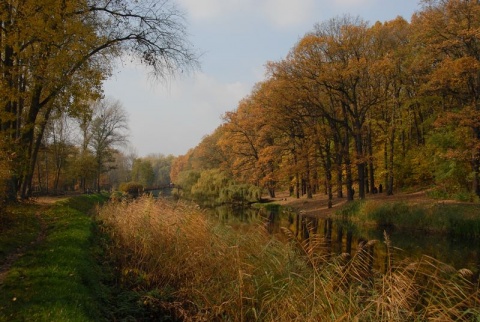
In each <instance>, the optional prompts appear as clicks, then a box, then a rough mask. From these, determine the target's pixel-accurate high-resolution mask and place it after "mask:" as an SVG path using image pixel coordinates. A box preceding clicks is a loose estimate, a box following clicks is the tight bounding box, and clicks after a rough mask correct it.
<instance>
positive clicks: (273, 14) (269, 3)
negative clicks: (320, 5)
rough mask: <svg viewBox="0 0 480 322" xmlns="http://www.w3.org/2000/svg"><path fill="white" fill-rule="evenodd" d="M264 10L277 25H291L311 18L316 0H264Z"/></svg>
mask: <svg viewBox="0 0 480 322" xmlns="http://www.w3.org/2000/svg"><path fill="white" fill-rule="evenodd" d="M262 5H263V12H264V14H265V16H266V17H267V18H268V20H269V21H270V22H271V23H272V24H273V25H275V26H277V27H289V26H295V25H299V24H302V23H304V22H305V21H308V20H310V19H311V16H312V14H313V12H314V10H313V9H314V7H315V1H314V0H296V1H291V0H264V1H262Z"/></svg>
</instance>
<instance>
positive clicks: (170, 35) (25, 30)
mask: <svg viewBox="0 0 480 322" xmlns="http://www.w3.org/2000/svg"><path fill="white" fill-rule="evenodd" d="M0 25H1V26H2V28H1V30H0V57H1V59H0V94H1V95H0V131H1V135H2V137H3V139H4V140H5V141H6V143H5V144H6V147H7V148H8V149H9V151H10V154H11V155H15V157H16V160H15V164H16V165H17V166H16V168H15V172H14V173H13V176H12V183H13V186H14V189H13V191H12V193H11V195H15V194H17V195H18V196H20V197H22V198H23V197H28V196H29V194H30V190H31V181H32V175H33V169H34V166H35V160H36V158H37V155H38V151H39V148H40V145H41V141H42V138H43V134H44V131H45V126H46V124H47V122H48V120H49V118H50V116H51V115H52V111H54V110H57V109H63V110H67V109H68V110H76V109H79V108H82V106H83V105H82V104H80V102H82V101H85V100H89V99H96V98H98V95H99V94H100V93H101V83H102V81H103V80H104V79H105V78H106V77H107V76H108V75H109V73H110V71H111V69H112V67H113V65H112V64H113V62H114V61H115V58H117V57H125V56H126V55H130V56H131V57H135V58H137V59H138V60H140V61H141V62H142V63H144V64H145V65H147V66H149V67H151V71H152V73H153V74H154V75H155V76H157V77H160V78H161V77H166V76H168V75H171V74H172V73H174V72H176V71H178V70H184V69H189V68H190V67H192V66H195V65H196V55H195V53H194V52H193V50H192V49H191V46H190V44H189V43H188V41H187V37H186V32H185V25H184V20H183V17H182V14H181V13H180V12H179V11H178V10H177V9H176V8H175V6H174V5H173V4H171V3H170V2H169V1H168V0H163V1H160V2H158V1H149V0H145V1H133V2H132V1H128V0H119V1H103V0H95V1H84V0H82V1H70V0H68V1H64V0H40V1H38V0H36V1H33V0H27V1H3V2H1V4H0Z"/></svg>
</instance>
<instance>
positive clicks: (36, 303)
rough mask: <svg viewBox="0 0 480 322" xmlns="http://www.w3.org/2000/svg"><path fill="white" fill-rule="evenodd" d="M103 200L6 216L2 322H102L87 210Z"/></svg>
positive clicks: (1, 246)
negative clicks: (99, 321)
mask: <svg viewBox="0 0 480 322" xmlns="http://www.w3.org/2000/svg"><path fill="white" fill-rule="evenodd" d="M103 200H104V198H103V197H101V196H94V195H90V196H78V197H74V198H71V199H67V200H63V201H59V202H57V203H55V204H54V205H52V206H49V207H46V206H40V205H20V206H16V207H14V208H13V209H10V210H9V211H8V213H7V214H4V215H2V221H3V222H2V224H4V225H2V227H3V228H2V230H1V239H0V256H1V257H0V260H1V261H2V263H4V264H3V273H1V275H3V276H2V277H1V279H0V321H32V320H34V321H98V320H101V317H102V316H104V312H102V305H101V303H102V302H103V301H105V298H104V297H105V294H106V293H105V290H104V289H102V284H101V281H100V279H101V272H100V268H99V267H98V264H97V263H96V260H95V255H96V254H95V252H96V251H98V250H97V249H96V246H94V243H93V242H92V241H93V240H92V239H93V237H94V235H93V230H92V228H93V220H92V217H91V216H90V215H89V214H88V211H89V210H90V209H92V208H93V207H94V205H95V204H96V203H99V202H102V201H103Z"/></svg>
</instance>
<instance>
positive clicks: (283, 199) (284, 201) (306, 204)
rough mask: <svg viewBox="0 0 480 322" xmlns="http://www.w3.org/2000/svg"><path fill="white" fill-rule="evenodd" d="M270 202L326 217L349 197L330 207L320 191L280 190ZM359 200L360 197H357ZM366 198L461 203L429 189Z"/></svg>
mask: <svg viewBox="0 0 480 322" xmlns="http://www.w3.org/2000/svg"><path fill="white" fill-rule="evenodd" d="M266 200H268V202H274V203H276V204H279V205H281V206H285V207H291V208H293V209H294V210H295V211H298V212H299V211H302V213H304V214H305V215H308V216H315V217H319V218H326V217H328V216H331V215H334V214H335V212H337V211H338V210H339V209H341V208H342V206H344V205H345V203H346V202H347V198H346V197H344V198H338V197H334V198H333V200H332V204H333V207H332V208H328V196H327V195H325V194H323V193H319V194H315V195H314V196H313V198H311V199H309V198H307V196H306V195H304V196H302V197H300V198H296V197H292V196H289V194H288V192H280V193H278V194H277V196H276V197H275V198H266ZM356 200H358V199H356ZM365 200H367V201H368V200H372V201H378V202H379V203H389V202H391V203H394V202H403V203H406V204H408V205H427V204H446V203H449V204H450V203H460V202H458V201H456V200H438V199H434V198H431V197H429V196H428V194H427V191H425V190H423V191H417V192H412V193H405V192H400V193H395V194H393V195H391V196H389V195H387V194H386V193H377V194H367V196H366V198H365Z"/></svg>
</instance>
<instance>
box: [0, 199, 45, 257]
mask: <svg viewBox="0 0 480 322" xmlns="http://www.w3.org/2000/svg"><path fill="white" fill-rule="evenodd" d="M37 210H39V207H38V206H34V205H31V204H13V205H9V206H7V207H6V208H5V209H4V211H1V210H0V263H3V262H4V260H5V259H6V258H7V256H8V254H10V253H12V252H14V251H16V250H17V249H19V248H22V247H23V246H25V245H29V244H30V243H32V242H34V241H35V239H36V238H37V236H38V233H39V232H40V223H39V220H38V218H36V216H35V213H36V211H37Z"/></svg>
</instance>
